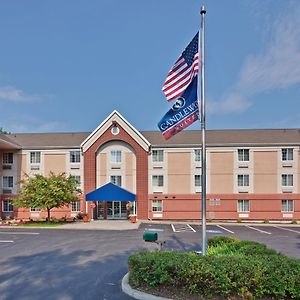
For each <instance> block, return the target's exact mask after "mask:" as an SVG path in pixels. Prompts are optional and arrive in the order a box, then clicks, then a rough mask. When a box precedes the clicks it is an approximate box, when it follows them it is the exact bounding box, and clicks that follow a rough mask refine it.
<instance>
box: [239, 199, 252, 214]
mask: <svg viewBox="0 0 300 300" xmlns="http://www.w3.org/2000/svg"><path fill="white" fill-rule="evenodd" d="M237 211H238V212H249V211H250V200H238V202H237Z"/></svg>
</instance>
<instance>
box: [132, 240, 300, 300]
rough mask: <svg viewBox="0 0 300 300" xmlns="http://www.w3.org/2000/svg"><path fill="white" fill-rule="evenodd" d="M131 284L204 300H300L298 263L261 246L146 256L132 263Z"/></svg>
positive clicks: (223, 245) (212, 245)
mask: <svg viewBox="0 0 300 300" xmlns="http://www.w3.org/2000/svg"><path fill="white" fill-rule="evenodd" d="M129 282H130V284H131V285H132V286H133V287H135V288H138V287H143V288H146V289H154V290H155V288H160V289H161V288H162V287H166V288H169V289H170V288H173V287H176V289H178V290H181V291H184V292H186V293H189V294H194V295H199V298H200V297H204V298H212V297H224V298H230V297H240V298H242V299H256V298H274V299H300V260H298V259H292V258H289V257H287V256H284V255H282V254H279V253H277V252H276V251H274V250H272V249H269V248H267V247H266V246H265V245H263V244H259V243H256V242H250V241H241V240H238V239H232V238H226V237H217V238H214V239H211V240H209V242H208V249H207V256H205V257H203V256H201V255H197V254H195V253H183V252H176V251H154V252H148V251H143V252H140V253H136V254H133V255H131V256H130V257H129Z"/></svg>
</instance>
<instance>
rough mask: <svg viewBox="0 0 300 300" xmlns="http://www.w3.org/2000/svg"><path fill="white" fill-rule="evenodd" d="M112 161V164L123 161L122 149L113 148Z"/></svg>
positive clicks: (111, 152)
mask: <svg viewBox="0 0 300 300" xmlns="http://www.w3.org/2000/svg"><path fill="white" fill-rule="evenodd" d="M110 162H111V163H112V164H120V163H122V151H121V150H111V151H110Z"/></svg>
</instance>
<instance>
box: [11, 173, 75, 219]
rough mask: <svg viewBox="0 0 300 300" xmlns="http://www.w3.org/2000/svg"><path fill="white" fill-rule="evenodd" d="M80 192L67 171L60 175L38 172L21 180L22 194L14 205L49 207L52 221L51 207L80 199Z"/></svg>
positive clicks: (48, 213) (48, 212) (57, 206)
mask: <svg viewBox="0 0 300 300" xmlns="http://www.w3.org/2000/svg"><path fill="white" fill-rule="evenodd" d="M78 193H81V191H80V189H78V188H77V181H76V179H75V178H74V177H72V176H68V177H67V176H66V174H65V173H61V174H59V175H55V174H54V173H50V176H49V177H45V176H43V175H39V174H37V175H34V176H33V177H29V176H27V178H26V179H25V180H22V181H21V191H20V196H19V197H18V198H17V199H16V200H15V201H14V205H15V206H18V207H27V208H29V207H31V208H43V209H47V215H48V218H47V221H48V223H50V212H51V209H52V208H59V207H62V206H64V205H67V204H70V203H71V202H72V201H76V200H78V198H77V195H78Z"/></svg>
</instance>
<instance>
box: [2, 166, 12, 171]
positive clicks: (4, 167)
mask: <svg viewBox="0 0 300 300" xmlns="http://www.w3.org/2000/svg"><path fill="white" fill-rule="evenodd" d="M2 169H3V170H11V165H3V166H2Z"/></svg>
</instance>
